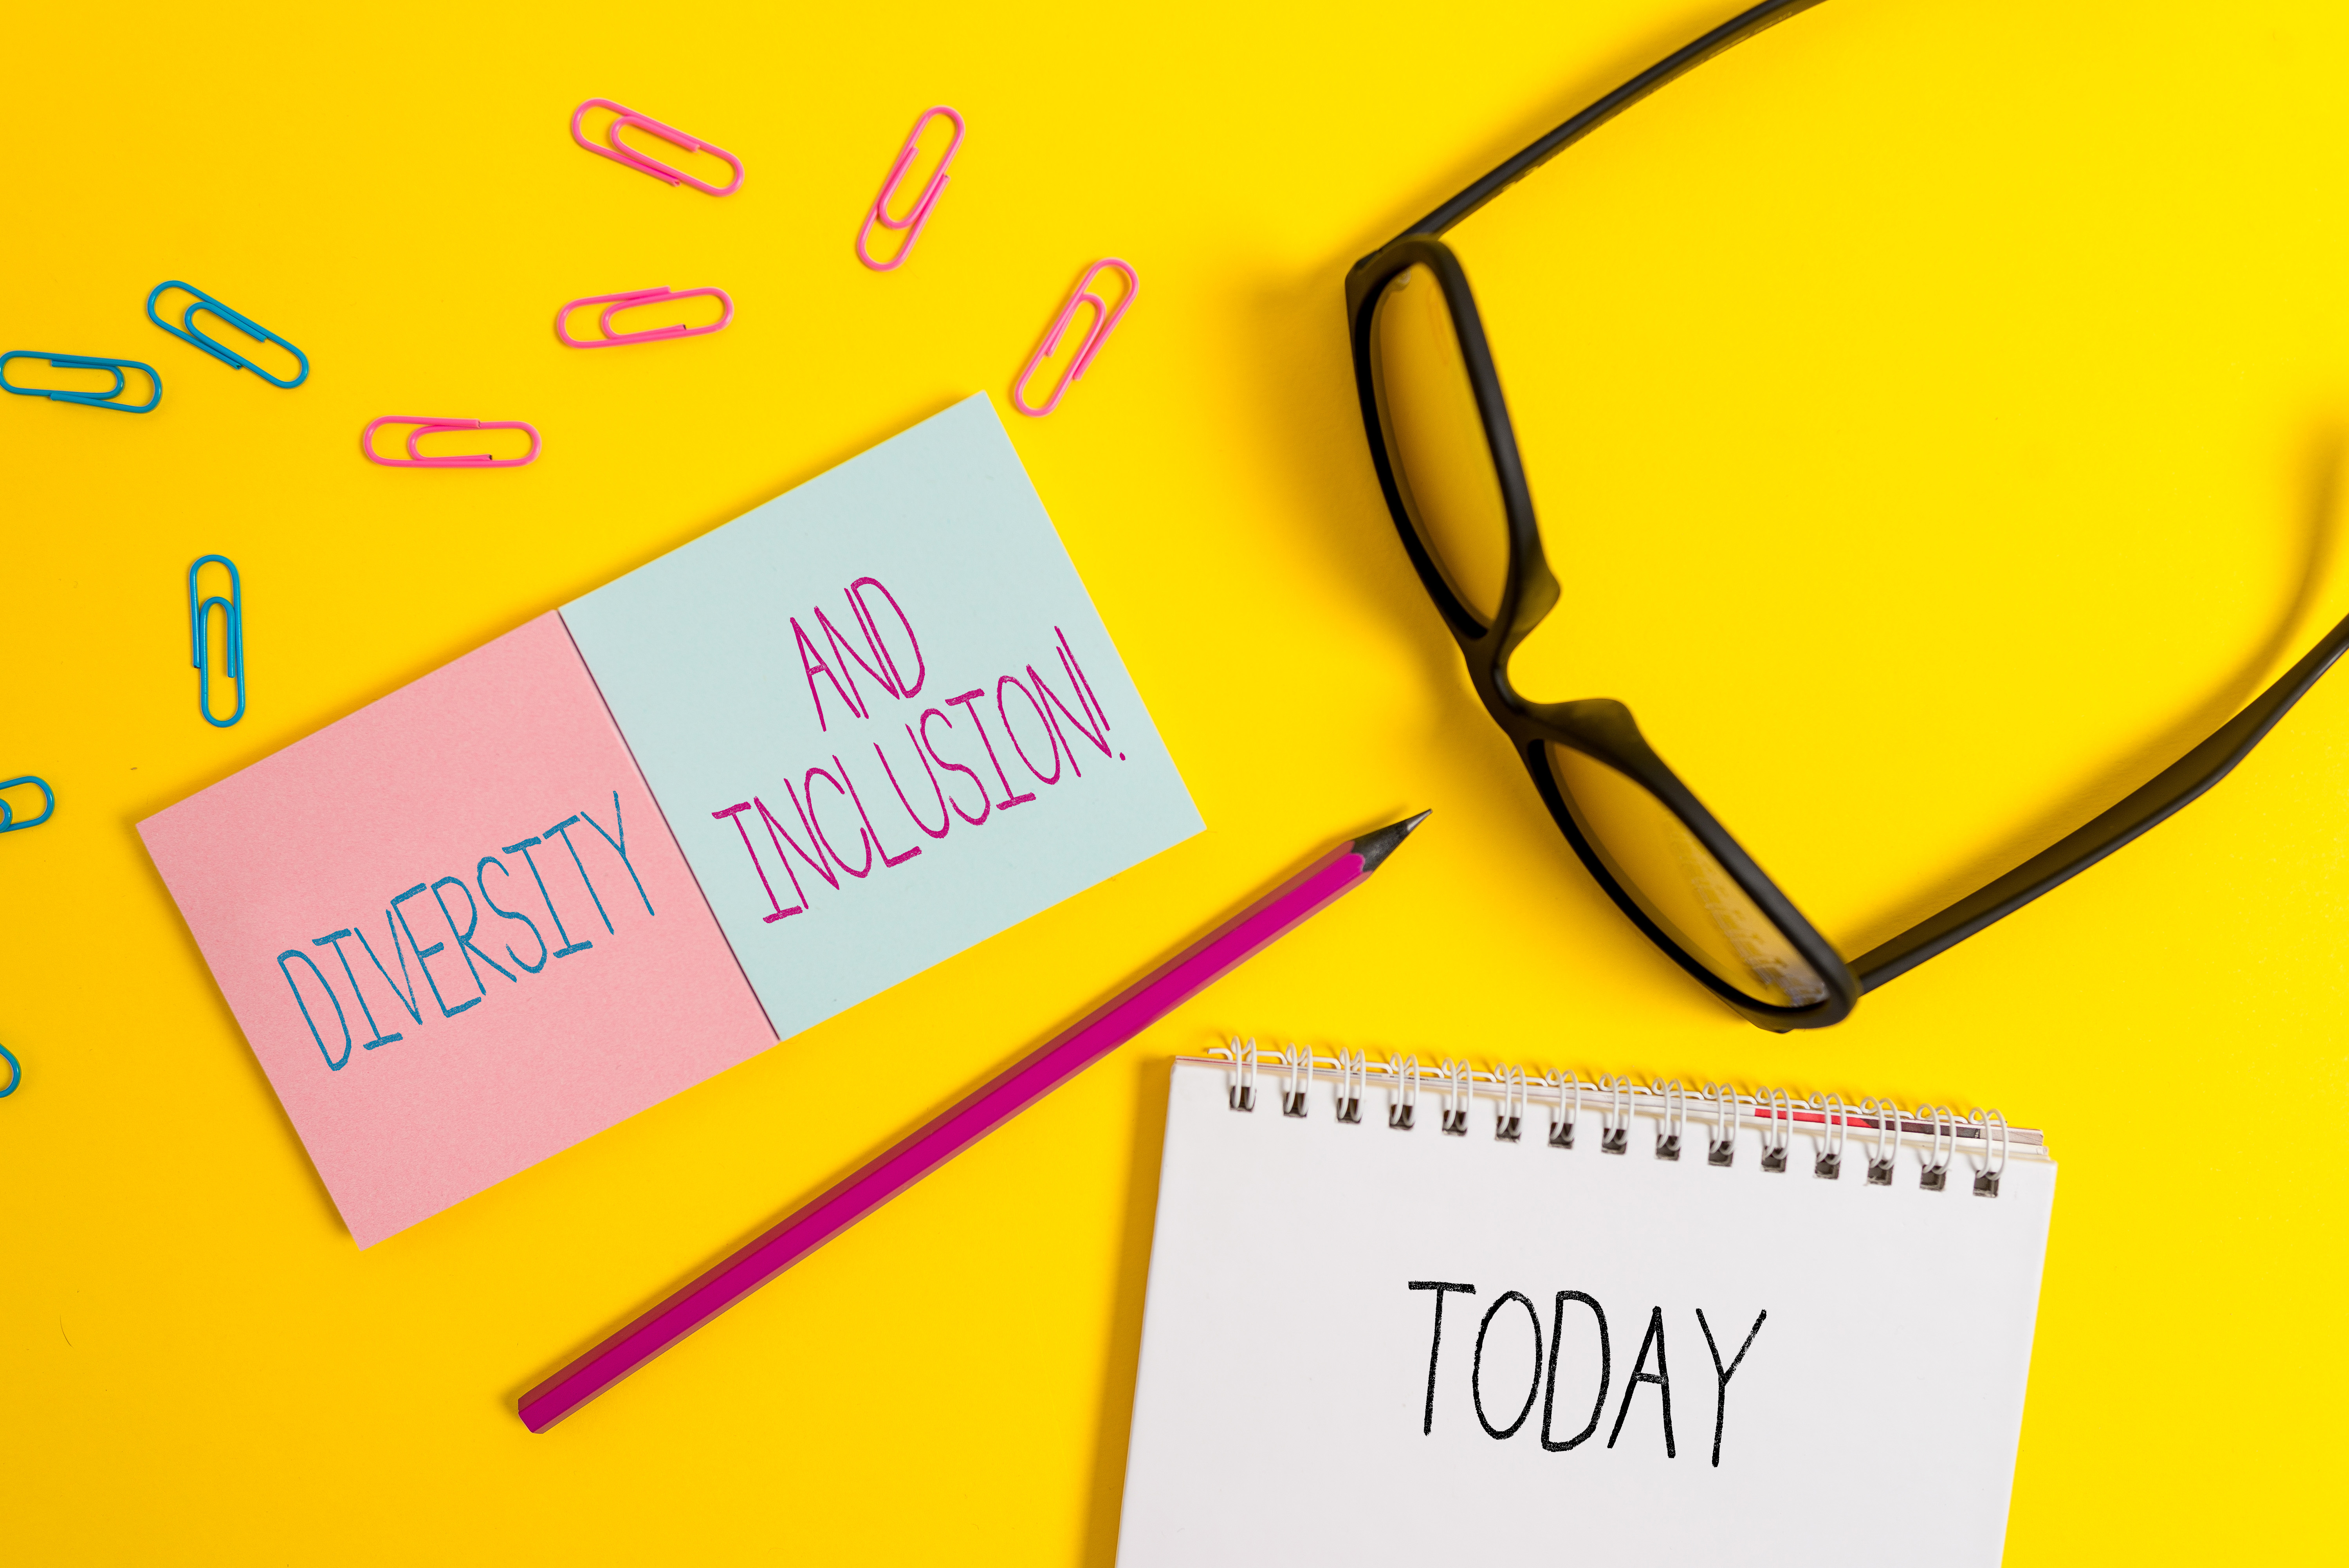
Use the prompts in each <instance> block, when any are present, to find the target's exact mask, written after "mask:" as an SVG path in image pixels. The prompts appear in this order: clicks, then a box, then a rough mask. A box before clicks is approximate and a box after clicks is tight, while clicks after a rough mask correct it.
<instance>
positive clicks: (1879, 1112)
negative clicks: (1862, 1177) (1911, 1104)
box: [1859, 1099, 1900, 1187]
mask: <svg viewBox="0 0 2349 1568" xmlns="http://www.w3.org/2000/svg"><path fill="white" fill-rule="evenodd" d="M1859 1108H1860V1109H1861V1110H1862V1111H1864V1112H1866V1113H1867V1114H1868V1115H1869V1116H1874V1117H1875V1118H1876V1146H1875V1147H1873V1148H1871V1149H1869V1150H1868V1185H1869V1186H1870V1187H1889V1186H1891V1185H1892V1168H1893V1166H1894V1164H1895V1163H1896V1162H1897V1161H1898V1160H1899V1158H1900V1107H1899V1106H1897V1105H1895V1104H1893V1103H1892V1102H1891V1101H1890V1100H1878V1099H1867V1100H1863V1101H1861V1102H1860V1106H1859Z"/></svg>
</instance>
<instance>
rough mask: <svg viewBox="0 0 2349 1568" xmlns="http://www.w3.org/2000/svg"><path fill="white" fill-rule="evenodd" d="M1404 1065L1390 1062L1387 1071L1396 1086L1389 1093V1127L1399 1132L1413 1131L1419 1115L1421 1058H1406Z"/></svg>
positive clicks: (1387, 1064)
mask: <svg viewBox="0 0 2349 1568" xmlns="http://www.w3.org/2000/svg"><path fill="white" fill-rule="evenodd" d="M1385 1067H1386V1070H1387V1072H1388V1074H1389V1075H1390V1076H1391V1077H1392V1078H1393V1079H1394V1080H1395V1083H1396V1086H1395V1087H1392V1088H1390V1089H1389V1090H1388V1091H1387V1126H1389V1127H1393V1128H1395V1129H1396V1130H1397V1131H1399V1132H1409V1131H1411V1124H1412V1123H1413V1120H1414V1119H1416V1118H1417V1116H1418V1115H1419V1058H1418V1057H1416V1056H1409V1057H1405V1058H1404V1065H1402V1066H1397V1065H1396V1064H1394V1063H1393V1062H1392V1061H1390V1062H1387V1063H1386V1064H1385Z"/></svg>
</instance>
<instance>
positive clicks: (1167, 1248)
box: [1118, 1044, 2055, 1568]
mask: <svg viewBox="0 0 2349 1568" xmlns="http://www.w3.org/2000/svg"><path fill="white" fill-rule="evenodd" d="M1226 1056H1227V1058H1228V1059H1224V1060H1206V1059H1195V1058H1187V1057H1186V1058H1183V1059H1181V1060H1179V1061H1178V1062H1177V1063H1176V1064H1174V1084H1173V1088H1172V1093H1171V1097H1170V1102H1169V1105H1168V1107H1167V1122H1166V1147H1165V1155H1164V1166H1163V1168H1162V1173H1161V1176H1160V1183H1159V1195H1158V1219H1157V1227H1156V1232H1155V1239H1154V1245H1153V1251H1152V1254H1151V1261H1150V1286H1149V1297H1148V1302H1147V1305H1146V1307H1145V1310H1144V1316H1143V1335H1142V1355H1141V1365H1140V1372H1139V1378H1138V1382H1137V1384H1136V1387H1135V1393H1134V1407H1133V1432H1132V1438H1131V1440H1130V1444H1129V1448H1128V1450H1127V1460H1126V1478H1125V1500H1124V1507H1123V1516H1122V1521H1121V1526H1120V1540H1119V1549H1118V1562H1119V1563H1120V1564H1121V1565H1122V1568H1159V1565H1161V1564H1172V1563H1185V1564H1189V1563H1216V1564H1249V1563H1266V1564H1273V1563H1279V1564H1290V1563H1348V1564H1378V1563H1395V1564H1404V1563H1409V1564H1413V1565H1414V1568H1424V1564H1427V1563H1444V1562H1454V1561H1459V1560H1462V1559H1463V1558H1469V1557H1473V1558H1475V1559H1476V1560H1479V1561H1491V1562H1528V1563H1532V1562H1594V1563H1631V1562H1648V1561H1657V1560H1661V1559H1664V1558H1667V1557H1671V1556H1677V1555H1680V1554H1683V1553H1684V1554H1687V1555H1689V1556H1690V1557H1691V1558H1692V1560H1702V1561H1710V1562H1719V1563H1739V1564H1746V1563H1801V1564H1804V1565H1806V1568H1814V1565H1816V1564H1817V1563H1832V1562H1839V1561H1847V1562H1879V1561H1883V1562H1898V1563H1901V1564H1902V1565H1903V1568H1920V1565H1922V1564H1929V1563H1930V1564H1939V1563H1963V1564H1989V1563H1997V1562H1998V1561H1999V1559H2000V1556H2001V1554H2002V1550H2003V1545H2004V1541H2005V1534H2006V1515H2007V1498H2008V1492H2009V1490H2010V1487H2011V1485H2012V1482H2013V1471H2014V1460H2015V1446H2016V1440H2017V1437H2018V1435H2019V1432H2020V1429H2021V1425H2022V1420H2023V1386H2024V1384H2025V1382H2026V1380H2027V1376H2028V1374H2029V1371H2030V1365H2031V1339H2032V1330H2033V1320H2034V1318H2035V1316H2036V1314H2037V1309H2038V1301H2039V1276H2040V1266H2041V1260H2042V1257H2043V1254H2044V1251H2045V1248H2046V1241H2047V1226H2048V1218H2049V1213H2050V1210H2051V1208H2052V1205H2053V1202H2054V1192H2055V1165H2054V1160H2053V1159H2052V1158H2050V1156H2049V1154H2048V1151H2047V1148H2046V1146H2045V1143H2044V1139H2043V1138H2042V1137H2041V1136H2040V1135H2039V1134H2037V1133H2035V1132H2032V1131H2029V1130H2024V1129H2009V1128H2007V1127H2004V1125H2003V1124H2002V1121H2001V1120H2000V1119H1999V1118H1997V1117H1996V1116H1984V1115H1979V1114H1977V1115H1973V1116H1965V1117H1961V1116H1956V1115H1954V1114H1952V1113H1951V1112H1950V1111H1948V1110H1947V1109H1946V1108H1944V1107H1933V1106H1910V1107H1908V1108H1906V1109H1903V1108H1902V1107H1900V1106H1898V1105H1896V1104H1894V1103H1892V1102H1890V1101H1878V1100H1864V1101H1862V1102H1860V1103H1859V1104H1857V1105H1853V1106H1846V1105H1844V1104H1843V1103H1842V1102H1841V1101H1840V1100H1837V1099H1833V1098H1827V1097H1820V1098H1817V1099H1812V1098H1807V1097H1806V1099H1804V1100H1802V1101H1795V1100H1794V1099H1792V1098H1791V1097H1790V1096H1785V1095H1783V1094H1772V1093H1769V1092H1766V1091H1765V1092H1764V1093H1762V1094H1760V1095H1755V1094H1751V1093H1745V1094H1740V1093H1736V1092H1733V1091H1731V1090H1728V1089H1726V1088H1724V1087H1722V1086H1718V1085H1715V1086H1709V1087H1706V1088H1701V1089H1694V1090H1686V1091H1684V1090H1682V1088H1681V1087H1680V1086H1679V1085H1671V1084H1667V1085H1640V1086H1637V1087H1634V1086H1632V1085H1628V1084H1622V1083H1618V1082H1614V1081H1610V1080H1605V1079H1602V1080H1600V1081H1599V1083H1598V1084H1596V1085H1593V1084H1588V1083H1583V1082H1580V1081H1578V1080H1577V1079H1574V1078H1571V1077H1565V1076H1558V1075H1552V1076H1550V1077H1548V1078H1547V1079H1545V1078H1539V1077H1535V1078H1530V1079H1529V1078H1528V1077H1527V1076H1526V1075H1524V1074H1523V1073H1520V1072H1518V1071H1516V1070H1514V1069H1508V1068H1498V1069H1492V1070H1483V1069H1478V1070H1471V1069H1469V1068H1467V1067H1466V1066H1465V1065H1464V1064H1458V1063H1447V1064H1444V1065H1443V1066H1441V1067H1437V1068H1433V1069H1429V1068H1423V1067H1422V1066H1421V1065H1420V1064H1418V1063H1417V1062H1416V1061H1415V1060H1413V1059H1411V1058H1403V1059H1401V1060H1399V1061H1393V1062H1377V1061H1370V1060H1366V1059H1365V1058H1364V1057H1363V1056H1362V1055H1361V1054H1355V1053H1340V1054H1323V1055H1318V1056H1316V1055H1311V1054H1307V1053H1303V1052H1299V1051H1295V1050H1291V1051H1289V1052H1288V1053H1285V1054H1284V1055H1283V1056H1282V1057H1281V1058H1278V1059H1266V1060H1261V1061H1260V1060H1257V1058H1256V1057H1255V1054H1254V1052H1253V1050H1252V1048H1251V1047H1248V1046H1247V1045H1245V1044H1243V1045H1241V1046H1239V1047H1237V1049H1235V1050H1233V1051H1231V1052H1229V1053H1226Z"/></svg>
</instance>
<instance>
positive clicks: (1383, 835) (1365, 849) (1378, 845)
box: [1353, 811, 1433, 877]
mask: <svg viewBox="0 0 2349 1568" xmlns="http://www.w3.org/2000/svg"><path fill="white" fill-rule="evenodd" d="M1430 815H1433V814H1432V813H1429V812H1424V811H1423V812H1421V813H1420V814H1419V815H1416V816H1407V817H1404V818H1403V819H1402V821H1401V822H1397V823H1392V824H1391V825H1389V826H1385V827H1381V828H1380V829H1379V830H1378V831H1377V832H1375V833H1365V834H1364V835H1362V836H1361V837H1360V838H1357V839H1356V840H1354V843H1353V851H1354V853H1355V854H1356V855H1359V856H1361V860H1362V875H1363V876H1365V877H1367V876H1369V875H1370V874H1371V872H1373V871H1375V870H1377V869H1378V868H1379V867H1380V866H1381V865H1382V864H1383V863H1384V862H1385V860H1386V857H1388V856H1390V855H1392V854H1393V853H1394V852H1395V848H1396V846H1398V845H1400V844H1402V841H1403V840H1404V839H1406V838H1409V837H1410V836H1411V835H1412V830H1413V828H1416V827H1417V826H1419V825H1420V824H1421V823H1423V822H1425V821H1426V820H1427V819H1428V817H1429V816H1430Z"/></svg>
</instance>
